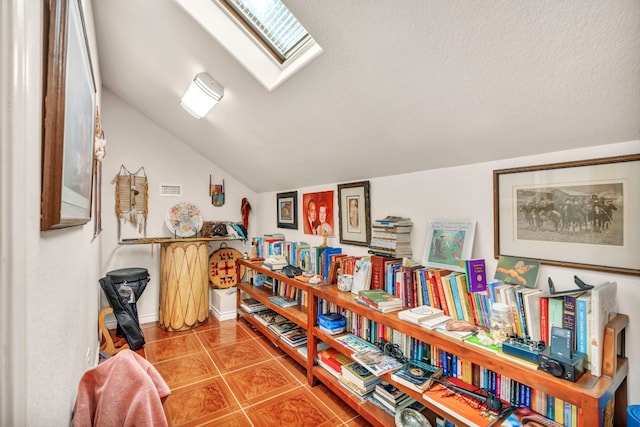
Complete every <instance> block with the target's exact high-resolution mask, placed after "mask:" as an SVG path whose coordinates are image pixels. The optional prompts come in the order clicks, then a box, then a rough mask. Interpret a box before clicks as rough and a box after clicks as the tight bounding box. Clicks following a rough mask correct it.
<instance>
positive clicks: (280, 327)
mask: <svg viewBox="0 0 640 427" xmlns="http://www.w3.org/2000/svg"><path fill="white" fill-rule="evenodd" d="M297 326H298V325H296V324H295V323H294V322H292V321H290V320H285V321H283V322H278V323H273V324H271V325H269V329H271V330H272V331H273V332H275V333H276V334H278V335H280V334H282V333H284V332H289V331H290V330H292V329H294V328H296V327H297Z"/></svg>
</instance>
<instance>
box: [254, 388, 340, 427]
mask: <svg viewBox="0 0 640 427" xmlns="http://www.w3.org/2000/svg"><path fill="white" fill-rule="evenodd" d="M246 412H247V415H248V416H249V419H250V420H251V422H252V423H253V425H254V426H256V427H273V426H300V427H307V426H308V427H312V426H313V427H329V426H337V425H342V421H340V420H339V419H338V418H337V417H336V415H335V414H333V413H332V412H331V411H330V410H329V409H328V408H327V407H326V406H325V405H323V404H322V402H320V401H319V400H318V399H317V398H316V397H315V396H314V395H313V394H312V393H311V392H310V391H309V390H307V389H306V388H304V387H300V388H297V389H294V390H291V391H289V392H287V393H285V394H283V395H279V396H275V397H272V398H271V399H269V400H265V401H263V402H260V403H258V404H256V405H254V406H251V407H249V408H247V409H246Z"/></svg>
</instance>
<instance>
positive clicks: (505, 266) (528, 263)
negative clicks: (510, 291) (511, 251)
mask: <svg viewBox="0 0 640 427" xmlns="http://www.w3.org/2000/svg"><path fill="white" fill-rule="evenodd" d="M539 273H540V262H539V261H533V260H530V259H524V258H516V257H510V256H505V255H500V257H499V258H498V266H497V267H496V272H495V275H494V278H495V279H496V280H501V281H503V282H504V283H509V284H511V285H521V286H526V287H527V288H535V287H536V283H537V282H538V274H539Z"/></svg>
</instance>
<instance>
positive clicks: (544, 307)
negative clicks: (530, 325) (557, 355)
mask: <svg viewBox="0 0 640 427" xmlns="http://www.w3.org/2000/svg"><path fill="white" fill-rule="evenodd" d="M550 330H551V329H550V328H549V297H546V296H543V297H540V341H544V342H545V343H547V344H549V331H550Z"/></svg>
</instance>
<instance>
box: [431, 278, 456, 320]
mask: <svg viewBox="0 0 640 427" xmlns="http://www.w3.org/2000/svg"><path fill="white" fill-rule="evenodd" d="M432 271H433V280H434V288H435V289H436V290H437V293H438V300H439V301H440V309H441V310H442V311H444V314H446V315H447V316H453V315H452V314H451V309H450V308H449V307H448V306H447V298H446V297H445V294H444V292H445V291H444V287H443V284H442V276H446V275H447V274H451V271H449V270H443V269H440V268H434V269H433V270H432ZM451 308H453V307H451ZM453 309H454V310H455V308H453Z"/></svg>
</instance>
